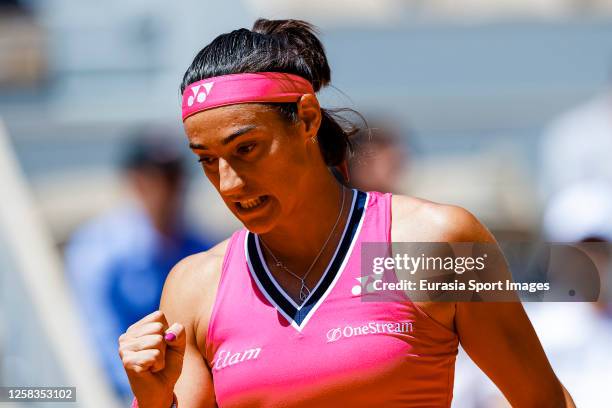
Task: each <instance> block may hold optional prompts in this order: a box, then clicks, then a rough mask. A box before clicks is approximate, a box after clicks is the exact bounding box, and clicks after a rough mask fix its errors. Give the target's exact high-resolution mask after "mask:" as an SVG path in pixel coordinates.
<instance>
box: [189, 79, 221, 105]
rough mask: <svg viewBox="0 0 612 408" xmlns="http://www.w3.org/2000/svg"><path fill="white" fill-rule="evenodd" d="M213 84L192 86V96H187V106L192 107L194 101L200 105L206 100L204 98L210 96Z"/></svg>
mask: <svg viewBox="0 0 612 408" xmlns="http://www.w3.org/2000/svg"><path fill="white" fill-rule="evenodd" d="M214 84H215V83H214V82H206V83H203V84H200V85H194V86H192V87H191V88H190V89H191V92H193V95H189V97H188V98H187V106H193V103H194V102H195V101H198V102H199V103H202V102H204V101H205V100H206V97H207V96H208V95H209V94H210V90H211V89H212V87H213V85H214Z"/></svg>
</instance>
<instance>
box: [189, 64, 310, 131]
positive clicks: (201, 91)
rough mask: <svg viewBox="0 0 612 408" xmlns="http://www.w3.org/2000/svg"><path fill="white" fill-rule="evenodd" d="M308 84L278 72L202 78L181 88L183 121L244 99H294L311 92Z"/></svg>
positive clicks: (284, 100)
mask: <svg viewBox="0 0 612 408" xmlns="http://www.w3.org/2000/svg"><path fill="white" fill-rule="evenodd" d="M314 93H315V92H314V89H313V88H312V84H311V83H310V82H309V81H308V80H306V79H304V78H302V77H301V76H298V75H293V74H286V73H282V72H257V73H248V74H231V75H223V76H218V77H213V78H207V79H203V80H201V81H198V82H194V83H193V84H190V85H189V86H188V87H187V88H185V92H183V103H182V106H181V107H182V111H183V121H185V119H187V117H189V116H191V115H193V114H194V113H198V112H201V111H203V110H206V109H212V108H217V107H219V106H226V105H234V104H237V103H248V102H297V101H298V100H299V99H300V97H301V96H302V95H304V94H314Z"/></svg>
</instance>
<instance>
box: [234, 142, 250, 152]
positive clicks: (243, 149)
mask: <svg viewBox="0 0 612 408" xmlns="http://www.w3.org/2000/svg"><path fill="white" fill-rule="evenodd" d="M254 148H255V143H249V144H245V145H242V146H239V147H238V149H236V150H237V151H238V153H240V154H247V153H250V152H251V151H253V149H254Z"/></svg>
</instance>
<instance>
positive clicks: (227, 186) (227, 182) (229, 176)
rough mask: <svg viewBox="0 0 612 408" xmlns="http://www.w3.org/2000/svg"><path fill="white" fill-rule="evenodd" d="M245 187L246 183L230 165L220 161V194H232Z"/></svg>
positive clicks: (222, 160)
mask: <svg viewBox="0 0 612 408" xmlns="http://www.w3.org/2000/svg"><path fill="white" fill-rule="evenodd" d="M243 186H244V181H243V180H242V178H240V176H239V175H238V173H236V171H235V170H234V169H233V168H232V166H230V164H229V163H228V162H227V161H226V160H224V159H222V158H220V159H219V192H220V193H221V194H232V193H234V192H237V191H238V190H240V189H241V188H242V187H243Z"/></svg>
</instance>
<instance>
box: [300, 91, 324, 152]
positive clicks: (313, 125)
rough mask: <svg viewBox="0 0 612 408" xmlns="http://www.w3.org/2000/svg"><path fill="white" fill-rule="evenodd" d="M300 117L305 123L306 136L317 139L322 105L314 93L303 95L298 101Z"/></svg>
mask: <svg viewBox="0 0 612 408" xmlns="http://www.w3.org/2000/svg"><path fill="white" fill-rule="evenodd" d="M297 108H298V112H297V113H298V118H299V120H300V121H301V122H302V123H303V124H304V138H305V139H310V140H312V141H316V137H317V133H318V131H319V127H320V126H321V107H320V106H319V100H318V99H317V97H316V96H315V95H313V94H305V95H302V97H301V98H300V100H299V101H298V102H297Z"/></svg>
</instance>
